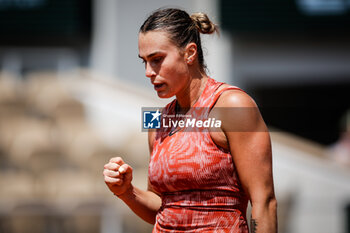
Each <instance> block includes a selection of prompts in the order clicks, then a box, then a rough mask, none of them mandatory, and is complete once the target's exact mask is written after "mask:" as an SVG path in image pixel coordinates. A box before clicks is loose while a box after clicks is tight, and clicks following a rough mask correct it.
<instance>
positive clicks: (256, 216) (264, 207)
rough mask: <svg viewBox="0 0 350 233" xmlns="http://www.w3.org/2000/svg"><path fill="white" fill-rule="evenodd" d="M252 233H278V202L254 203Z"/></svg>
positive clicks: (271, 200) (251, 223)
mask: <svg viewBox="0 0 350 233" xmlns="http://www.w3.org/2000/svg"><path fill="white" fill-rule="evenodd" d="M250 232H251V233H277V201H276V199H274V198H273V199H270V200H268V201H265V202H258V203H254V202H253V203H252V216H251V220H250Z"/></svg>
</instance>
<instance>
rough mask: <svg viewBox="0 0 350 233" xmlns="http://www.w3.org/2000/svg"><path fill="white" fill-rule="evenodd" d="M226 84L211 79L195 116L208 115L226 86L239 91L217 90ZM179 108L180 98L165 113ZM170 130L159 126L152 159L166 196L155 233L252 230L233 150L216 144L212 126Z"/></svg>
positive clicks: (155, 183) (152, 172)
mask: <svg viewBox="0 0 350 233" xmlns="http://www.w3.org/2000/svg"><path fill="white" fill-rule="evenodd" d="M222 84H223V83H221V82H217V81H215V80H214V79H211V78H208V80H207V83H206V87H205V89H204V90H203V92H202V94H201V95H200V97H199V99H198V100H197V101H196V103H195V104H194V106H193V107H192V108H191V110H193V112H192V114H200V115H201V116H202V117H204V118H206V117H207V116H208V114H209V112H210V109H211V108H212V107H213V106H214V104H215V102H216V101H217V99H218V98H219V96H220V95H221V94H222V93H223V92H224V91H225V90H231V89H239V88H237V87H233V86H226V87H223V88H222V89H221V90H219V91H217V89H218V88H219V87H220V86H221V85H222ZM239 90H240V89H239ZM216 91H217V92H216ZM175 106H176V100H174V101H172V102H171V103H169V104H168V105H167V106H166V107H165V108H164V109H163V112H162V113H163V114H168V115H171V114H175ZM204 107H205V108H204ZM196 109H197V110H198V111H199V112H200V113H198V112H196V111H197V110H196ZM170 130H171V129H169V128H165V127H162V128H160V129H158V130H157V133H156V136H155V141H154V144H153V151H152V153H151V157H150V164H149V171H148V175H149V181H150V184H151V186H152V188H153V189H154V190H155V191H156V192H158V193H160V194H161V199H162V205H161V208H160V209H159V211H158V213H157V216H156V223H155V225H154V228H153V232H232V233H248V227H247V220H246V208H247V201H248V198H247V196H246V194H245V193H244V191H243V189H242V186H241V184H240V181H239V179H238V175H237V171H236V169H235V165H234V163H233V159H232V156H231V154H230V152H229V151H226V150H225V149H223V148H221V147H218V146H217V145H216V144H215V143H214V142H213V140H212V138H211V136H210V132H209V130H208V129H207V128H200V129H198V130H195V129H194V128H191V130H188V129H187V128H185V129H183V130H181V131H177V132H176V133H174V134H170V135H171V136H169V131H170Z"/></svg>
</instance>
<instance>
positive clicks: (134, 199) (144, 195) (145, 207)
mask: <svg viewBox="0 0 350 233" xmlns="http://www.w3.org/2000/svg"><path fill="white" fill-rule="evenodd" d="M118 197H119V198H120V199H121V200H123V201H124V202H125V204H126V205H128V206H129V208H130V209H131V210H132V211H133V212H134V213H135V214H137V215H138V216H139V217H140V218H142V219H143V220H145V221H146V222H148V223H150V224H154V223H155V218H156V214H157V211H158V210H159V208H160V206H161V199H160V197H159V196H158V195H157V194H155V193H154V192H151V191H144V190H141V189H139V188H137V187H134V186H132V187H131V188H130V189H129V190H128V191H126V192H125V193H123V194H122V195H119V196H118Z"/></svg>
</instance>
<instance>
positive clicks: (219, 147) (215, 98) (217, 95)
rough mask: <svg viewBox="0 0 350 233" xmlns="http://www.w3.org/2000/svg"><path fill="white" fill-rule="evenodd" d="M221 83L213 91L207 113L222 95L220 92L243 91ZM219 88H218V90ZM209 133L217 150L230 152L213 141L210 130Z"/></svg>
mask: <svg viewBox="0 0 350 233" xmlns="http://www.w3.org/2000/svg"><path fill="white" fill-rule="evenodd" d="M223 85H225V84H224V83H222V84H221V85H219V86H218V87H217V88H216V90H215V92H214V98H213V101H212V104H211V106H210V109H209V112H208V114H210V111H211V110H212V108H213V107H214V105H215V104H216V102H217V101H218V99H219V97H220V96H221V95H222V93H224V92H225V91H228V90H239V91H243V90H242V89H240V88H239V87H235V86H230V85H227V86H225V87H222V86H223ZM220 87H222V89H220ZM219 89H220V90H219ZM243 92H244V93H246V92H245V91H243ZM208 133H209V137H210V140H211V141H212V143H213V144H214V145H216V147H217V148H218V149H219V150H222V151H224V152H230V149H226V148H224V147H222V146H220V145H218V144H216V143H215V141H214V139H213V138H212V136H211V134H210V132H208Z"/></svg>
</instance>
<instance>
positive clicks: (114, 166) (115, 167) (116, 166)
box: [104, 163, 120, 171]
mask: <svg viewBox="0 0 350 233" xmlns="http://www.w3.org/2000/svg"><path fill="white" fill-rule="evenodd" d="M119 167H120V165H119V164H116V163H107V164H105V165H104V168H105V169H108V170H112V171H118V169H119Z"/></svg>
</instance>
